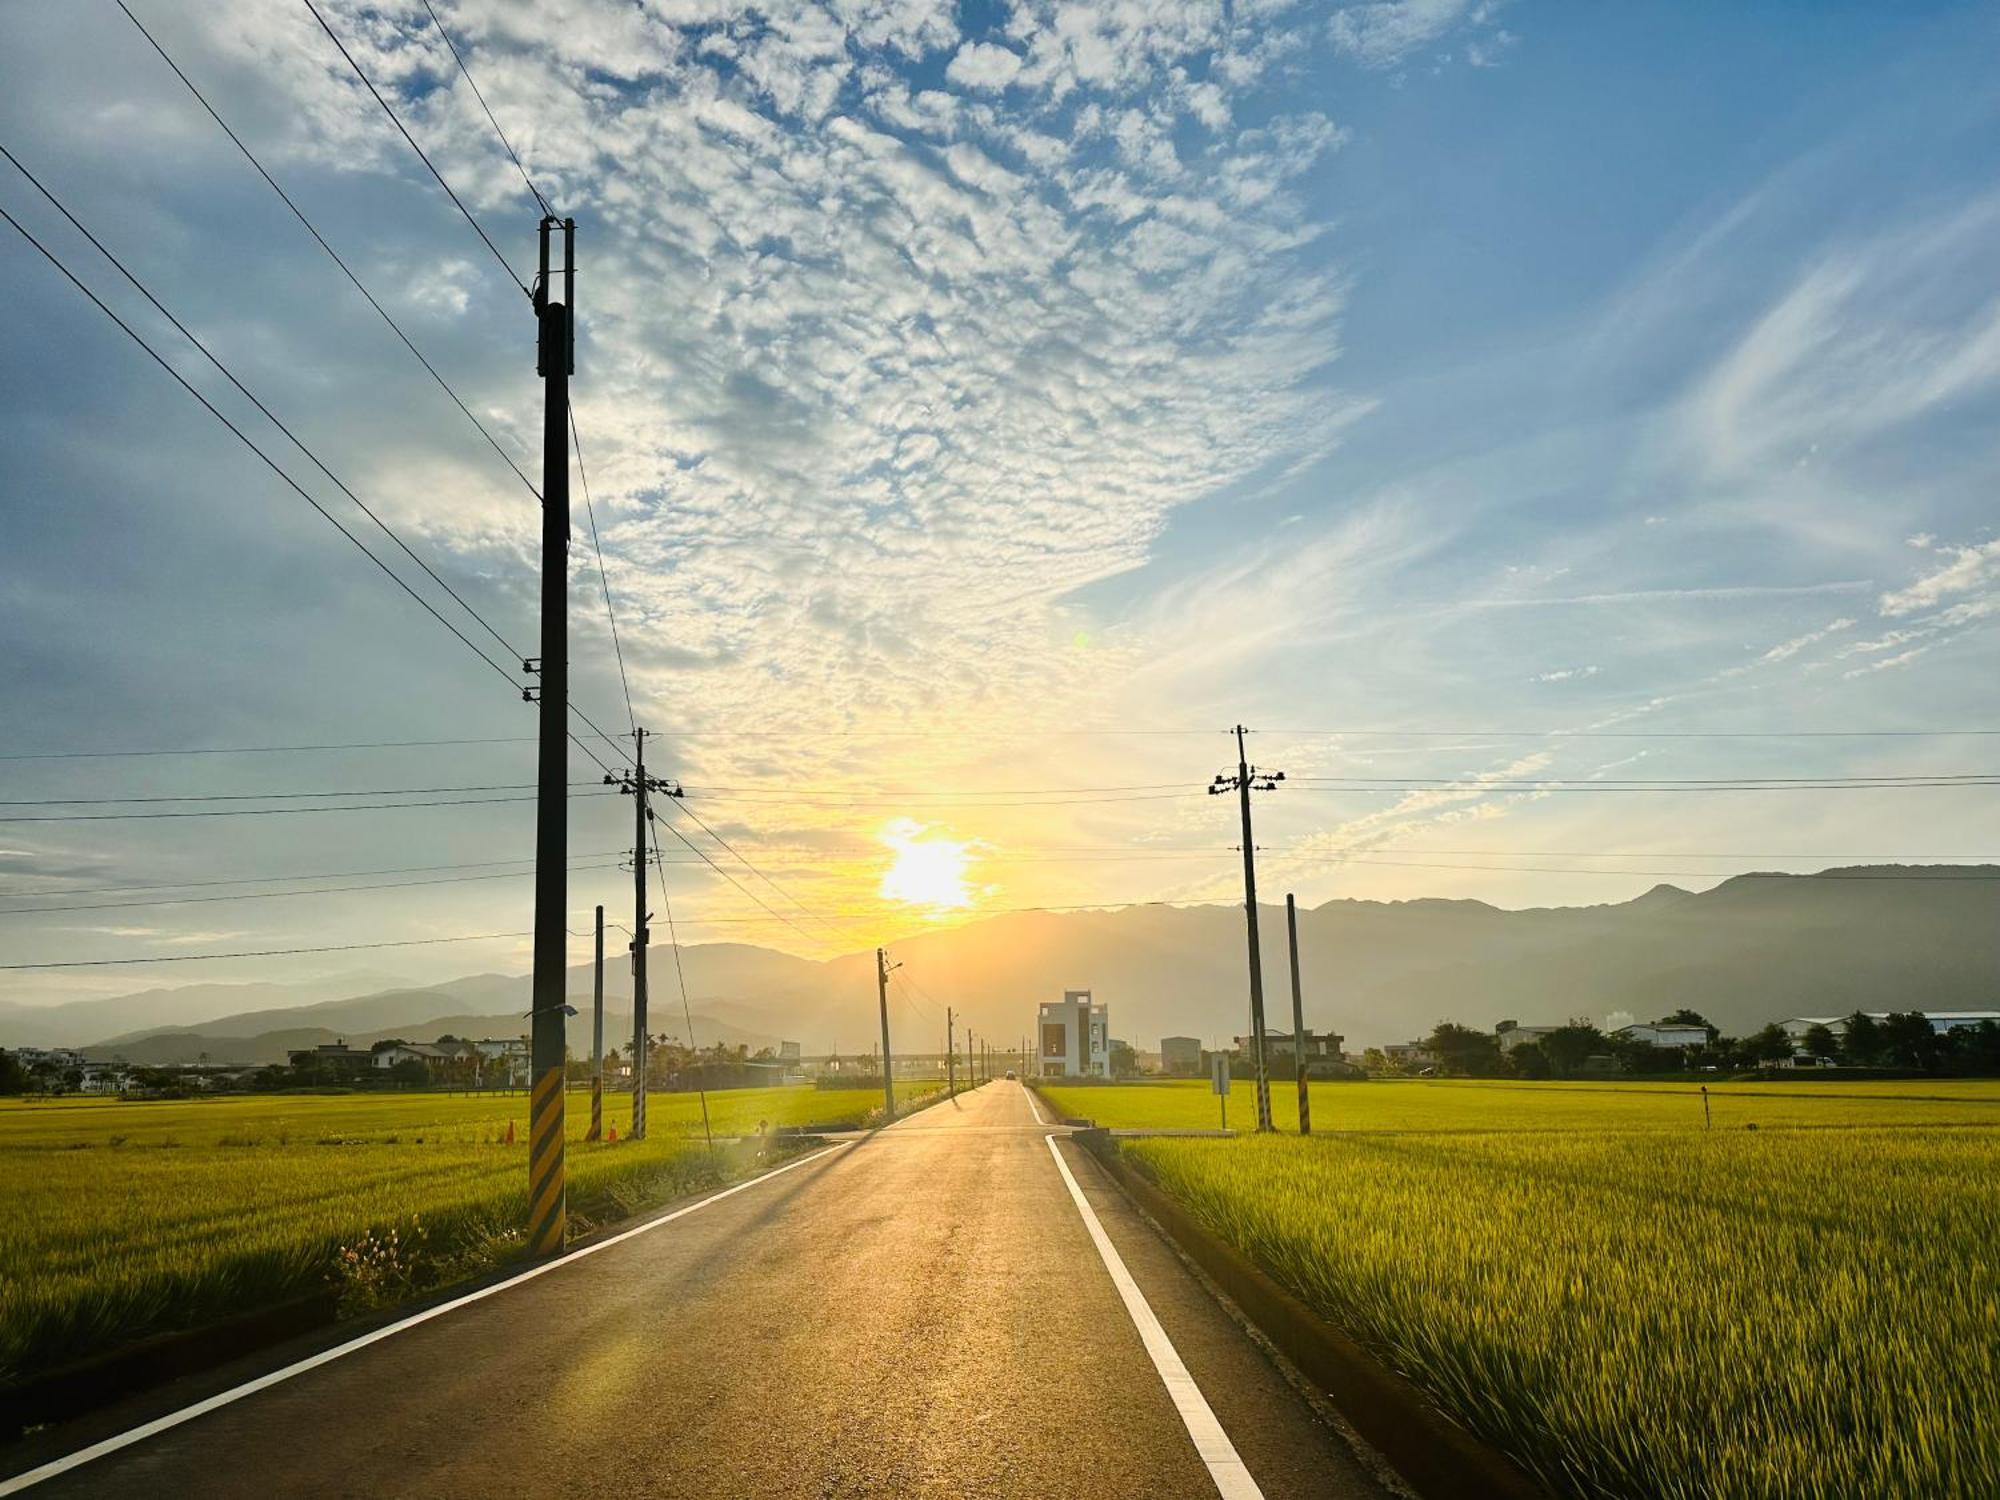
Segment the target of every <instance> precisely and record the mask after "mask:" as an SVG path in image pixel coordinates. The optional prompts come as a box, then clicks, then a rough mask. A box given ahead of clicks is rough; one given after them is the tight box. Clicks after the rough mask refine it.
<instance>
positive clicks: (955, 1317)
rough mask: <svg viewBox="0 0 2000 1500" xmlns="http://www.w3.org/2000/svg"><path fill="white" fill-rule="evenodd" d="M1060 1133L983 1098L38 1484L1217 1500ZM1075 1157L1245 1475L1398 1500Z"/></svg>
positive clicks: (1015, 1100)
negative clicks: (1089, 1214)
mask: <svg viewBox="0 0 2000 1500" xmlns="http://www.w3.org/2000/svg"><path fill="white" fill-rule="evenodd" d="M1050 1133H1051V1132H1050V1130H1049V1129H1048V1128H1046V1127H1042V1126H1038V1125H1037V1124H1036V1121H1035V1119H1034V1117H1033V1115H1032V1114H1031V1106H1030V1103H1029V1100H1028V1097H1027V1094H1026V1092H1025V1090H1023V1089H1022V1088H1021V1087H1020V1086H1019V1085H1016V1084H1011V1083H1004V1082H1002V1083H996V1084H993V1085H990V1086H988V1087H987V1088H984V1089H981V1090H979V1091H978V1092H976V1093H973V1094H970V1095H965V1096H961V1097H960V1098H959V1099H957V1100H954V1101H951V1102H949V1103H945V1104H941V1105H938V1106H936V1107H934V1108H932V1109H929V1110H925V1111H922V1112H921V1113H919V1114H916V1115H914V1116H912V1117H911V1118H910V1119H908V1120H905V1121H903V1122H901V1123H900V1124H898V1125H896V1126H894V1127H891V1128H890V1129H888V1130H884V1131H880V1132H877V1133H875V1134H873V1135H870V1136H868V1137H866V1138H864V1139H862V1140H859V1141H856V1142H854V1143H853V1144H850V1145H846V1146H842V1147H839V1148H836V1149H834V1150H833V1151H831V1152H830V1153H829V1154H827V1155H825V1156H823V1157H820V1158H819V1159H817V1160H814V1161H811V1162H809V1163H807V1164H805V1165H803V1166H799V1167H795V1168H794V1169H793V1170H791V1171H789V1172H786V1173H784V1174H783V1175H780V1176H776V1177H773V1178H771V1179H770V1180H768V1181H765V1182H760V1183H757V1184H756V1185H754V1186H751V1187H749V1188H747V1189H745V1190H743V1191H740V1192H738V1193H736V1194H734V1195H733V1196H730V1197H728V1198H725V1199H723V1200H722V1201H720V1202H716V1203H712V1204H710V1205H708V1206H707V1207H705V1208H703V1209H701V1210H699V1211H697V1212H694V1213H691V1214H687V1215H685V1216H684V1217H681V1218H678V1219H676V1220H674V1221H673V1222H671V1223H667V1224H663V1225H661V1226H659V1227H658V1228H656V1229H653V1230H650V1231H648V1232H645V1233H641V1234H638V1235H635V1236H633V1237H631V1238H629V1239H627V1240H624V1241H622V1242H621V1243H619V1244H616V1245H613V1246H611V1247H609V1248H607V1249H605V1250H603V1251H601V1252H599V1253H596V1254H592V1255H590V1256H588V1257H585V1258H581V1259H577V1260H574V1261H572V1262H570V1263H566V1264H562V1265H560V1266H558V1268H556V1269H554V1270H552V1271H550V1272H548V1273H547V1274H544V1275H542V1276H539V1277H537V1278H535V1279H533V1280H531V1281H526V1282H523V1283H521V1284H519V1285H514V1286H510V1287H507V1288H506V1289H504V1290H502V1291H499V1292H496V1293H495V1294H494V1295H492V1296H490V1297H486V1298H484V1299H483V1300H480V1301H477V1302H474V1303H471V1304H469V1305H467V1306H463V1307H459V1308H456V1309H454V1310H452V1311H450V1312H448V1313H445V1314H443V1315H442V1316H439V1317H437V1318H435V1319H433V1320H431V1321H428V1322H425V1323H422V1324H420V1325H417V1326H415V1327H411V1328H408V1329H406V1330H404V1331H402V1332H398V1333H396V1334H394V1335H393V1336H391V1337H388V1338H386V1339H383V1340H381V1341H380V1342H378V1343H375V1344H372V1345H370V1346H369V1347H367V1348H364V1349H360V1350H357V1351H355V1352H353V1353H350V1354H347V1355H344V1356H342V1357H340V1358H337V1359H334V1360H332V1361H330V1362H328V1363H325V1364H323V1365H321V1366H319V1367H317V1368H314V1369H312V1370H309V1371H307V1372H306V1373H304V1374H301V1375H298V1376H295V1377H293V1378H291V1379H289V1380H286V1381H284V1382H282V1383H280V1384H277V1385H273V1386H271V1387H269V1388H267V1389H264V1390H261V1391H258V1392H257V1393H255V1394H253V1395H250V1396H248V1397H245V1398H243V1399H241V1400H238V1401H234V1402H232V1403H230V1404H228V1405H226V1406H223V1407H221V1408H220V1409H218V1410H214V1411H211V1412H209V1413H207V1414H205V1415H203V1416H200V1417H198V1418H196V1419H194V1420H192V1421H189V1422H186V1423H184V1424H182V1425H179V1426H175V1427H173V1428H171V1429H169V1430H167V1431H165V1432H162V1433H159V1434H158V1435H155V1436H152V1437H149V1438H147V1439H145V1440H143V1441H141V1442H139V1443H136V1444H133V1445H132V1446H129V1447H126V1448H123V1449H121V1450H120V1451H118V1452H115V1453H111V1454H108V1455H107V1456H105V1457H102V1458H99V1459H96V1460H94V1461H92V1462H90V1463H88V1464H86V1465H83V1466H81V1467H78V1468H75V1469H72V1470H70V1471H69V1472H67V1473H65V1474H61V1475H58V1476H56V1477H54V1478H52V1479H49V1480H47V1481H45V1482H44V1483H42V1484H40V1485H38V1486H36V1487H35V1488H34V1489H33V1490H32V1491H31V1493H32V1494H35V1495H37V1496H49V1497H51V1500H53V1497H56V1496H79V1495H106V1496H124V1497H129V1496H184V1495H185V1496H195V1495H199V1496H214V1497H230V1496H256V1497H259V1500H268V1497H271V1496H293V1495H299V1496H388V1495H412V1496H415V1495H421V1496H466V1497H474V1496H477V1497H481V1500H484V1497H489V1496H496V1495H556V1494H561V1495H564V1496H593V1497H594V1496H607V1497H608V1496H617V1497H620V1500H629V1497H634V1496H701V1497H704V1500H709V1497H716V1496H757V1497H762V1496H785V1497H791V1496H802V1497H803V1496H816V1497H835V1496H961V1495H980V1496H988V1495H991V1496H1024V1497H1025V1496H1033V1497H1037V1500H1063V1497H1075V1500H1109V1497H1125V1496H1181V1495H1186V1496H1204V1495H1207V1496H1213V1495H1216V1494H1217V1493H1218V1481H1217V1480H1216V1478H1214V1477H1213V1476H1212V1472H1211V1469H1210V1467H1209V1465H1208V1464H1207V1463H1206V1462H1205V1461H1204V1457H1203V1454H1202V1452H1200V1451H1198V1450H1197V1446H1196V1443H1195V1441H1194V1439H1193V1438H1192V1437H1191V1436H1190V1426H1189V1424H1188V1422H1187V1421H1186V1420H1184V1418H1183V1411H1182V1408H1181V1407H1177V1405H1176V1403H1175V1400H1174V1399H1173V1397H1172V1396H1171V1395H1170V1393H1169V1388H1168V1385H1167V1383H1166V1381H1165V1380H1164V1379H1163V1377H1162V1374H1161V1371H1160V1368H1159V1367H1158V1366H1157V1365H1156V1363H1155V1359H1154V1355H1153V1354H1151V1353H1149V1352H1148V1348H1147V1345H1146V1343H1145V1342H1144V1341H1143V1339H1142V1334H1141V1331H1140V1327H1139V1324H1138V1323H1137V1322H1135V1316H1134V1313H1133V1312H1132V1311H1130V1310H1129V1308H1128V1301H1127V1299H1126V1298H1125V1297H1122V1296H1121V1294H1120V1291H1119V1289H1118V1287H1117V1285H1116V1284H1115V1282H1114V1280H1113V1277H1112V1274H1111V1272H1110V1271H1109V1269H1108V1268H1107V1263H1106V1260H1105V1258H1104V1257H1103V1255H1102V1254H1101V1253H1100V1251H1099V1248H1098V1246H1097V1245H1096V1243H1095V1242H1094V1241H1093V1239H1092V1236H1091V1234H1090V1231H1089V1228H1088V1226H1087V1224H1086V1222H1085V1219H1084V1215H1083V1213H1082V1211H1081V1210H1080V1209H1079V1207H1078V1205H1077V1203H1076V1202H1075V1200H1074V1198H1073V1197H1072V1195H1071V1191H1070V1187H1069V1185H1068V1183H1067V1182H1066V1181H1065V1180H1064V1175H1063V1173H1062V1172H1061V1171H1060V1169H1059V1168H1058V1166H1057V1164H1056V1161H1055V1159H1054V1157H1053V1155H1052V1154H1051V1150H1050V1147H1049V1145H1048V1142H1047V1137H1048V1136H1049V1135H1050ZM1056 1134H1057V1135H1058V1136H1060V1134H1061V1132H1059V1131H1058V1132H1056ZM1057 1149H1058V1150H1060V1151H1061V1152H1062V1153H1063V1159H1064V1161H1065V1162H1066V1163H1067V1164H1068V1166H1069V1168H1070V1174H1071V1176H1072V1177H1073V1178H1074V1180H1075V1182H1076V1183H1077V1185H1078V1187H1079V1190H1080V1191H1081V1192H1082V1193H1083V1195H1084V1197H1085V1199H1086V1200H1087V1202H1088V1203H1089V1204H1090V1205H1091V1207H1092V1208H1093V1209H1094V1211H1095V1213H1096V1215H1097V1217H1098V1220H1099V1222H1100V1223H1101V1225H1102V1227H1103V1232H1104V1234H1105V1235H1106V1236H1107V1238H1108V1240H1109V1241H1110V1243H1111V1245H1112V1246H1113V1248H1114V1249H1115V1251H1116V1253H1117V1255H1118V1257H1119V1258H1120V1259H1121V1260H1122V1261H1123V1263H1124V1265H1125V1266H1126V1267H1127V1268H1128V1272H1129V1275H1130V1277H1131V1279H1132V1281H1133V1282H1134V1283H1135V1284H1136V1286H1137V1288H1138V1290H1139V1292H1140V1293H1141V1294H1143V1298H1144V1301H1145V1303H1146V1304H1148V1305H1150V1307H1151V1309H1152V1311H1153V1313H1154V1314H1155V1315H1156V1316H1157V1319H1158V1322H1159V1326H1160V1329H1161V1330H1162V1331H1163V1332H1164V1334H1165V1335H1166V1338H1167V1339H1168V1340H1170V1341H1171V1344H1172V1348H1173V1351H1174V1352H1175V1353H1177V1354H1178V1356H1179V1358H1180V1360H1181V1361H1182V1362H1183V1363H1184V1364H1185V1367H1186V1370H1187V1374H1188V1375H1189V1376H1190V1377H1192V1382H1193V1385H1194V1387H1195V1388H1197V1389H1198V1390H1199V1393H1200V1398H1205V1399H1206V1402H1207V1404H1208V1407H1209V1408H1210V1409H1211V1410H1212V1412H1213V1414H1214V1418H1215V1420H1216V1422H1218V1423H1219V1424H1220V1428H1221V1431H1222V1433H1223V1434H1224V1435H1225V1436H1226V1438H1227V1443H1226V1444H1224V1445H1223V1446H1225V1447H1227V1446H1232V1445H1233V1448H1234V1451H1235V1453H1236V1454H1237V1455H1238V1456H1240V1459H1241V1463H1242V1466H1243V1467H1244V1468H1246V1469H1247V1470H1248V1474H1249V1477H1250V1480H1251V1481H1252V1482H1253V1483H1254V1486H1255V1488H1254V1489H1253V1490H1248V1491H1245V1490H1241V1489H1238V1490H1237V1491H1236V1492H1237V1493H1239V1494H1248V1493H1255V1492H1257V1491H1261V1493H1262V1494H1264V1495H1265V1496H1268V1497H1271V1500H1280V1497H1293V1496H1323V1497H1341V1500H1345V1497H1362V1496H1367V1497H1376V1496H1380V1495H1382V1494H1384V1491H1383V1490H1382V1489H1381V1488H1380V1487H1379V1486H1378V1485H1377V1484H1376V1483H1375V1482H1374V1481H1373V1480H1372V1479H1371V1478H1369V1477H1368V1475H1367V1473H1366V1471H1365V1470H1364V1469H1363V1468H1362V1466H1361V1465H1360V1464H1359V1463H1358V1462H1357V1460H1356V1459H1355V1458H1354V1456H1353V1455H1352V1453H1351V1451H1350V1450H1349V1449H1348V1447H1347V1446H1346V1445H1345V1444H1344V1443H1343V1442H1342V1440H1341V1439H1340V1437H1339V1436H1338V1435H1337V1434H1336V1433H1335V1432H1333V1431H1332V1430H1331V1429H1330V1428H1329V1427H1327V1426H1326V1425H1325V1424H1323V1423H1322V1422H1321V1421H1320V1420H1319V1419H1318V1418H1317V1417H1316V1416H1315V1415H1314V1413H1313V1412H1312V1410H1311V1409H1310V1408H1309V1407H1308V1406H1307V1405H1306V1403H1304V1402H1303V1401H1302V1400H1301V1399H1300V1398H1299V1397H1298V1396H1297V1395H1296V1394H1295V1392H1294V1391H1293V1390H1292V1388H1291V1387H1290V1386H1289V1385H1288V1384H1287V1383H1286V1382H1285V1380H1284V1379H1283V1378H1282V1376H1281V1375H1280V1374H1279V1373H1278V1371H1277V1370H1276V1369H1275V1368H1274V1367H1273V1366H1272V1365H1271V1364H1270V1363H1269V1361H1268V1360H1267V1359H1266V1358H1265V1356H1264V1355H1263V1354H1262V1353H1261V1352H1260V1351H1259V1349H1258V1348H1257V1346H1256V1345H1255V1344H1254V1343H1252V1342H1251V1340H1250V1339H1249V1338H1248V1337H1247V1336H1246V1335H1245V1334H1244V1333H1243V1332H1242V1331H1241V1330H1240V1329H1239V1328H1238V1327H1237V1326H1236V1324H1235V1323H1234V1322H1233V1321H1232V1320H1231V1319H1230V1318H1229V1317H1228V1316H1227V1315H1226V1314H1225V1313H1224V1311H1223V1310H1222V1309H1221V1307H1219V1306H1218V1305H1217V1303H1216V1302H1215V1301H1214V1300H1213V1299H1212V1298H1211V1297H1210V1296H1209V1295H1208V1293H1207V1292H1206V1291H1205V1290H1204V1289H1203V1288H1202V1287H1201V1285H1200V1284H1199V1283H1198V1282H1196V1281H1195V1280H1194V1279H1193V1277H1191V1276H1190V1275H1189V1273H1188V1272H1187V1271H1186V1269H1185V1268H1184V1267H1183V1266H1182V1264H1181V1262H1180V1261H1179V1259H1178V1258H1177V1257H1176V1256H1175V1255H1174V1254H1173V1252H1172V1251H1171V1250H1170V1249H1169V1248H1168V1247H1167V1246H1166V1245H1165V1244H1164V1243H1163V1242H1162V1241H1161V1240H1160V1239H1159V1238H1158V1236H1157V1235H1156V1234H1154V1232H1153V1231H1152V1230H1151V1228H1150V1227H1149V1226H1148V1225H1147V1224H1146V1223H1145V1221H1144V1220H1142V1219H1140V1218H1138V1217H1137V1216H1136V1215H1135V1214H1134V1213H1133V1212H1132V1210H1131V1209H1130V1208H1129V1206H1128V1205H1127V1204H1126V1202H1125V1200H1124V1198H1123V1197H1122V1195H1120V1194H1119V1192H1118V1191H1117V1189H1116V1188H1115V1187H1114V1186H1112V1185H1111V1184H1110V1182H1109V1181H1108V1180H1107V1179H1105V1178H1104V1177H1103V1176H1102V1174H1101V1173H1100V1172H1099V1171H1098V1169H1097V1167H1096V1166H1095V1164H1094V1163H1093V1162H1092V1161H1091V1160H1090V1158H1089V1157H1088V1156H1087V1155H1086V1154H1085V1153H1084V1152H1082V1151H1081V1150H1079V1149H1078V1148H1076V1147H1074V1146H1070V1145H1067V1144H1062V1143H1061V1142H1060V1141H1059V1142H1058V1146H1057ZM1200 1398H1197V1399H1200ZM1183 1400H1184V1401H1185V1397H1184V1398H1183ZM93 1435H95V1434H93ZM1207 1446H1208V1447H1209V1450H1210V1451H1209V1456H1210V1457H1211V1458H1212V1457H1214V1456H1215V1452H1214V1445H1213V1444H1212V1443H1210V1444H1209V1445H1207Z"/></svg>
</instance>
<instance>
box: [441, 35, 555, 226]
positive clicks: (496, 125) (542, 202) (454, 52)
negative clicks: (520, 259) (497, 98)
mask: <svg viewBox="0 0 2000 1500" xmlns="http://www.w3.org/2000/svg"><path fill="white" fill-rule="evenodd" d="M424 9H425V10H426V11H429V12H430V18H431V25H433V26H435V27H437V34H438V35H439V36H440V37H442V38H444V45H445V48H446V50H447V51H449V52H450V53H451V60H452V61H453V62H455V63H457V64H458V71H459V72H461V73H463V74H464V75H465V81H466V82H467V83H468V84H470V85H471V87H472V97H473V98H475V99H477V100H478V101H479V107H480V108H481V109H483V110H485V111H486V119H487V121H488V123H489V124H491V125H492V126H493V133H494V134H495V135H497V136H499V137H500V144H501V146H503V147H504V148H505V149H506V152H507V155H508V157H509V158H510V159H512V161H513V163H514V170H515V171H517V172H519V173H520V174H521V181H522V182H524V183H526V184H527V186H528V192H529V194H530V195H531V196H532V197H533V198H534V200H535V202H536V203H537V204H538V205H539V206H540V207H541V210H542V212H543V213H544V214H546V215H547V216H548V217H549V218H551V219H553V218H555V217H556V211H555V210H554V209H553V208H550V207H549V200H548V199H546V198H544V197H543V196H542V190H541V189H540V188H538V187H536V186H535V184H534V180H533V179H532V178H531V177H529V176H528V169H527V168H526V167H524V166H522V165H521V158H520V157H519V156H518V155H517V154H516V153H515V151H514V144H513V142H512V141H509V140H508V139H507V132H506V131H504V130H502V129H501V128H500V122H499V121H498V120H496V119H494V118H493V106H492V105H490V104H488V103H487V102H486V96H485V95H484V94H482V93H480V92H479V83H478V80H476V79H475V78H474V77H473V76H472V69H470V68H468V67H467V66H466V65H465V58H464V57H463V56H461V55H460V53H459V50H458V48H457V47H456V46H454V45H453V43H452V40H451V33H450V32H448V31H446V30H445V29H444V22H442V21H440V20H439V19H438V13H437V12H436V11H435V10H432V9H431V0H424Z"/></svg>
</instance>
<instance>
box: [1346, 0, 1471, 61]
mask: <svg viewBox="0 0 2000 1500" xmlns="http://www.w3.org/2000/svg"><path fill="white" fill-rule="evenodd" d="M1483 9H1484V7H1480V6H1476V5H1475V4H1474V0H1379V3H1375V4H1369V5H1348V6H1343V7H1342V8H1341V9H1339V10H1337V11H1335V12H1334V13H1333V17H1332V19H1331V20H1330V21H1329V22H1328V23H1327V29H1328V32H1329V33H1330V35H1331V36H1332V37H1333V43H1334V45H1335V46H1336V47H1338V48H1340V49H1341V50H1342V51H1343V52H1347V53H1349V54H1351V55H1352V56H1353V57H1354V58H1356V59H1357V60H1358V61H1360V62H1362V63H1365V64H1367V65H1368V66H1369V67H1374V68H1383V67H1388V66H1390V65H1391V64H1393V63H1398V62H1401V61H1402V60H1403V59H1404V58H1406V57H1408V56H1409V55H1410V54H1411V53H1412V52H1416V51H1418V50H1419V49H1421V48H1423V47H1427V46H1429V45H1430V44H1431V43H1432V42H1435V41H1437V40H1438V39H1439V38H1440V37H1442V36H1443V35H1444V34H1445V33H1446V32H1447V31H1449V30H1450V29H1451V28H1452V27H1453V26H1456V25H1457V24H1458V23H1459V22H1460V21H1463V20H1466V19H1468V18H1469V17H1471V16H1473V15H1474V14H1475V13H1477V12H1478V11H1481V10H1483Z"/></svg>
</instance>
